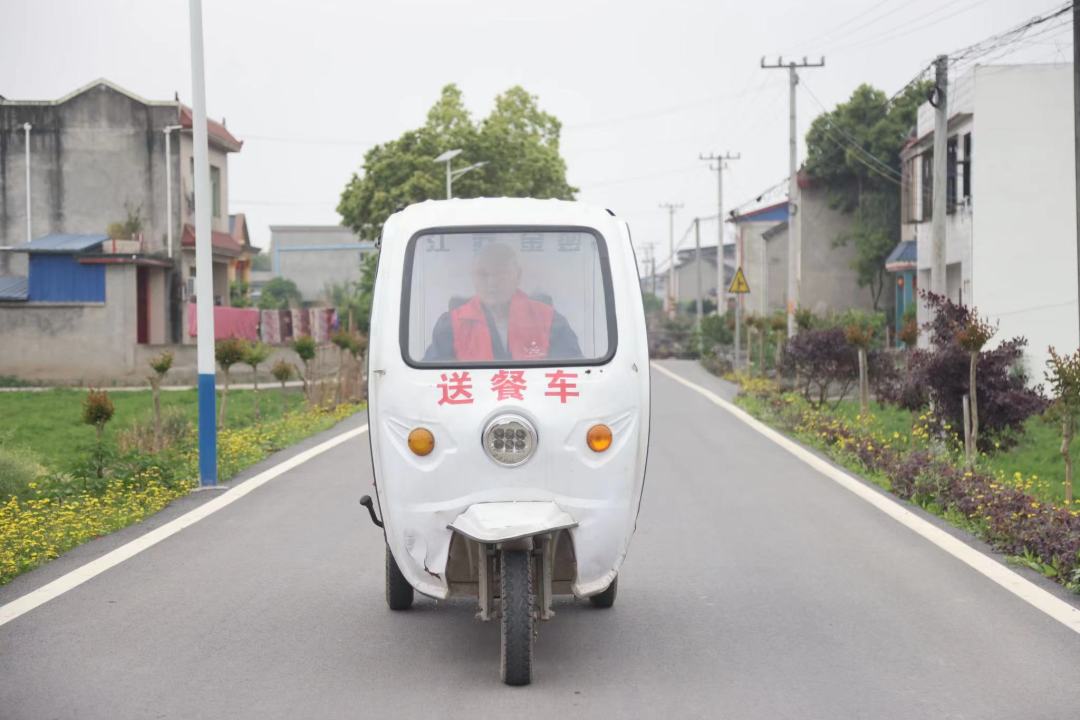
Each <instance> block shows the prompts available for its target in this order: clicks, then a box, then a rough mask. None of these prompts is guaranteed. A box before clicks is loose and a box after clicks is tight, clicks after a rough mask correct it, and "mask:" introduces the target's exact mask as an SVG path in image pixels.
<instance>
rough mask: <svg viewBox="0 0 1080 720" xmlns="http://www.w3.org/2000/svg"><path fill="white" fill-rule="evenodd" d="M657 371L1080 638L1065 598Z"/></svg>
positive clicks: (1077, 612) (1078, 617) (708, 394)
mask: <svg viewBox="0 0 1080 720" xmlns="http://www.w3.org/2000/svg"><path fill="white" fill-rule="evenodd" d="M651 365H652V367H653V368H654V369H656V370H657V371H659V372H660V373H661V374H663V375H666V376H668V377H669V378H671V379H672V380H674V381H675V382H678V383H681V384H683V385H685V386H686V387H688V388H690V389H691V390H694V391H695V392H697V393H699V394H701V395H703V396H704V397H705V398H707V399H708V400H710V401H711V402H713V403H714V404H716V405H719V406H720V407H721V408H723V409H724V410H727V411H728V412H729V413H731V414H732V415H734V416H735V417H736V418H737V419H739V420H741V421H742V422H744V423H745V424H747V425H749V426H750V427H751V428H753V429H754V430H757V431H758V432H759V433H761V434H762V435H764V436H765V437H767V438H768V439H769V440H772V441H773V442H774V443H776V444H777V445H779V446H780V447H782V448H783V449H785V450H787V451H788V452H789V453H791V454H792V455H794V456H795V457H797V458H798V459H799V460H802V461H803V462H804V463H806V464H807V465H809V466H810V467H812V468H814V469H815V470H817V471H818V472H819V473H821V474H822V475H824V476H825V477H827V478H829V479H830V480H832V481H833V482H835V483H836V484H838V485H840V486H841V487H843V488H844V489H845V490H849V491H851V492H852V493H854V494H855V495H857V496H858V497H859V498H860V499H862V500H865V501H866V502H868V503H870V504H871V505H873V506H874V507H875V508H877V509H878V510H880V511H881V512H883V513H885V514H886V515H888V516H889V517H891V518H892V519H893V520H896V521H897V522H898V523H900V524H901V525H904V526H905V527H907V528H908V529H909V530H911V531H913V532H915V533H918V534H919V535H921V536H922V537H923V538H925V539H926V540H929V541H930V542H932V543H933V544H934V545H937V546H938V547H939V548H941V549H942V550H944V551H945V552H947V553H948V554H950V555H952V556H953V557H954V558H956V559H957V560H959V561H960V562H962V563H964V564H965V565H967V566H968V567H970V568H971V569H973V570H975V571H976V572H978V573H980V574H982V575H984V576H985V577H987V578H989V579H990V580H993V581H994V582H995V583H997V584H998V585H1000V586H1001V587H1003V588H1005V589H1006V590H1008V591H1009V592H1011V593H1012V594H1013V595H1015V596H1016V597H1018V598H1020V599H1021V600H1023V601H1024V602H1026V603H1027V604H1029V605H1031V606H1032V607H1034V608H1035V609H1037V610H1041V611H1042V612H1044V613H1046V614H1047V615H1049V616H1050V617H1052V618H1053V619H1054V620H1057V621H1058V622H1059V623H1061V624H1062V625H1064V626H1065V627H1067V628H1069V629H1070V630H1072V631H1073V632H1076V633H1080V609H1077V608H1075V607H1073V606H1072V605H1070V604H1069V603H1067V602H1065V601H1064V600H1062V599H1061V598H1058V597H1055V596H1054V595H1052V594H1051V593H1049V592H1047V591H1046V590H1043V589H1042V588H1041V587H1039V586H1038V585H1036V584H1035V583H1033V582H1031V581H1030V580H1027V579H1026V578H1023V577H1021V576H1020V575H1018V574H1017V573H1015V572H1013V571H1012V570H1010V569H1009V568H1007V567H1005V566H1003V565H1001V564H1000V563H999V562H997V561H996V560H994V559H993V558H991V557H989V556H987V555H985V554H983V553H981V552H979V551H978V550H976V549H975V548H973V547H971V546H970V545H968V544H967V543H965V542H963V541H961V540H958V539H956V538H955V537H953V536H952V535H950V534H949V533H947V532H945V531H944V530H942V529H941V528H939V527H937V526H936V525H934V524H933V523H930V522H927V521H926V520H924V519H923V518H921V517H919V516H918V515H916V514H915V513H913V512H911V511H910V510H908V509H907V508H905V507H904V506H903V505H901V504H900V503H899V502H897V501H896V500H893V499H891V498H889V497H886V496H885V495H882V494H881V493H879V492H877V491H875V490H872V489H870V488H869V487H867V486H866V485H864V484H863V482H862V481H861V480H858V479H856V478H855V477H854V476H852V475H850V474H848V473H846V472H844V471H843V470H840V469H839V468H837V467H835V466H833V465H831V464H830V463H828V462H826V461H825V460H822V459H821V458H819V457H818V456H817V455H814V454H813V453H812V452H810V451H809V450H807V449H806V448H804V447H802V446H801V445H799V444H798V443H796V442H795V441H793V440H791V439H789V438H787V437H785V436H784V435H782V434H780V433H779V432H777V431H776V430H773V429H772V428H771V427H769V426H768V425H766V424H765V423H763V422H761V421H760V420H758V419H756V418H754V417H753V416H752V415H750V414H749V413H747V412H746V411H745V410H743V409H742V408H740V407H738V406H736V405H734V404H733V403H731V402H728V401H727V400H725V399H724V398H722V397H720V396H719V395H717V394H716V393H714V392H712V391H711V390H708V389H707V388H704V387H702V386H700V385H698V384H696V383H694V382H691V381H690V380H687V379H686V378H684V377H682V376H681V375H679V374H677V373H675V372H673V371H672V370H669V369H668V368H665V367H662V366H660V365H658V364H657V363H655V362H654V363H651Z"/></svg>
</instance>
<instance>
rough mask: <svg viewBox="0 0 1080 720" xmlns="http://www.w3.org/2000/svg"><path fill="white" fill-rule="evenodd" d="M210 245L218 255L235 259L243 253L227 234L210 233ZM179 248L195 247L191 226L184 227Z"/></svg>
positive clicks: (215, 231) (241, 248)
mask: <svg viewBox="0 0 1080 720" xmlns="http://www.w3.org/2000/svg"><path fill="white" fill-rule="evenodd" d="M210 244H211V245H213V246H214V252H216V253H218V254H220V255H229V256H231V257H235V256H237V255H240V254H241V253H243V252H244V247H243V246H242V245H241V244H240V243H238V242H236V240H233V238H232V236H231V235H229V233H223V232H218V231H217V230H214V231H212V232H211V233H210ZM180 246H181V247H189V248H193V247H195V228H193V227H191V225H184V234H183V235H182V236H181V237H180Z"/></svg>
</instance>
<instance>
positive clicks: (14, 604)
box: [0, 423, 368, 627]
mask: <svg viewBox="0 0 1080 720" xmlns="http://www.w3.org/2000/svg"><path fill="white" fill-rule="evenodd" d="M367 429H368V426H367V424H366V423H365V424H364V425H361V426H360V427H358V428H353V429H352V430H347V431H345V432H343V433H341V434H340V435H336V436H334V437H332V438H330V439H329V440H327V441H325V442H321V443H319V444H318V445H316V446H315V447H312V448H308V449H307V450H304V451H303V452H300V453H297V454H296V455H294V456H292V457H291V458H289V459H288V460H285V461H283V462H280V463H278V464H277V465H275V466H274V467H272V468H269V469H267V470H263V471H262V472H261V473H259V474H258V475H255V476H254V477H251V478H248V479H247V480H244V481H243V482H241V483H240V484H238V485H236V486H234V487H232V488H229V489H228V490H226V491H225V492H224V493H222V494H221V495H218V496H217V497H216V498H214V499H213V500H210V501H208V502H205V503H203V504H202V505H200V506H199V507H197V508H195V509H193V510H190V511H188V512H186V513H184V514H183V515H181V516H180V517H178V518H176V519H174V520H170V521H169V522H167V523H165V524H164V525H162V526H161V527H158V528H155V529H153V530H151V531H150V532H148V533H146V534H145V535H140V536H139V537H137V538H135V539H134V540H132V541H131V542H128V543H124V544H123V545H121V546H120V547H118V548H116V549H115V550H112V551H110V552H107V553H105V554H104V555H102V556H101V557H99V558H97V559H96V560H91V561H90V562H88V563H86V564H85V565H82V566H80V567H78V568H75V569H74V570H72V571H71V572H69V573H67V574H65V575H61V576H60V577H58V578H56V579H55V580H53V581H52V582H50V583H46V584H45V585H42V586H41V587H39V588H38V589H37V590H32V591H31V592H28V593H26V594H25V595H23V596H21V597H18V598H15V599H14V600H12V601H11V602H9V603H7V604H6V605H3V606H0V627H2V626H4V625H6V624H7V623H9V622H11V621H12V620H14V619H15V618H17V617H19V616H21V615H25V614H26V613H28V612H30V611H31V610H33V609H34V608H36V607H39V606H41V605H44V604H45V603H47V602H49V601H50V600H52V599H53V598H57V597H59V596H61V595H63V594H64V593H66V592H67V591H68V590H72V589H74V588H77V587H78V586H79V585H82V584H83V583H84V582H86V581H87V580H90V579H92V578H94V577H97V576H98V575H100V574H101V573H103V572H105V571H106V570H109V569H110V568H113V567H116V566H117V565H119V564H120V563H122V562H124V561H125V560H127V559H128V558H130V557H134V556H135V555H138V554H139V553H141V552H142V551H143V550H147V549H149V548H151V547H153V546H154V545H157V544H158V543H159V542H161V541H162V540H164V539H166V538H168V537H171V536H173V535H175V534H176V533H178V532H180V531H181V530H183V529H184V528H186V527H190V526H192V525H194V524H195V523H197V522H199V521H200V520H202V519H203V518H205V517H207V516H209V515H213V514H214V513H216V512H217V511H218V510H221V509H222V508H224V507H227V506H229V505H232V504H233V503H234V502H236V501H237V500H239V499H240V498H242V497H244V496H245V495H247V494H248V493H250V492H251V491H252V490H255V489H257V488H260V487H262V486H263V485H265V484H266V483H268V482H270V481H271V480H273V479H274V478H276V477H277V476H279V475H281V474H283V473H286V472H288V471H289V470H292V469H293V468H295V467H296V466H298V465H302V464H303V463H305V462H307V461H308V460H311V459H312V458H313V457H316V456H318V455H321V454H322V453H324V452H326V451H327V450H330V449H332V448H335V447H337V446H338V445H340V444H341V443H343V442H346V441H347V440H351V439H352V438H354V437H357V436H358V435H362V434H363V433H365V432H367Z"/></svg>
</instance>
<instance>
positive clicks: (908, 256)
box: [885, 240, 919, 272]
mask: <svg viewBox="0 0 1080 720" xmlns="http://www.w3.org/2000/svg"><path fill="white" fill-rule="evenodd" d="M918 261H919V245H918V243H916V242H915V241H914V240H904V241H903V242H901V243H899V244H898V245H897V246H896V247H894V248H893V251H892V252H891V253H889V257H887V258H885V269H886V270H888V271H889V272H896V271H898V270H910V269H911V268H913V267H915V266H916V265H917V264H918Z"/></svg>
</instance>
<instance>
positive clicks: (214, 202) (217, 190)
mask: <svg viewBox="0 0 1080 720" xmlns="http://www.w3.org/2000/svg"><path fill="white" fill-rule="evenodd" d="M191 183H192V187H194V186H195V158H191ZM191 196H192V197H193V198H194V197H195V191H194V190H192V192H191ZM193 205H194V204H193ZM210 207H211V208H212V210H213V214H214V217H216V218H219V217H221V168H219V167H218V166H217V165H211V166H210Z"/></svg>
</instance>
